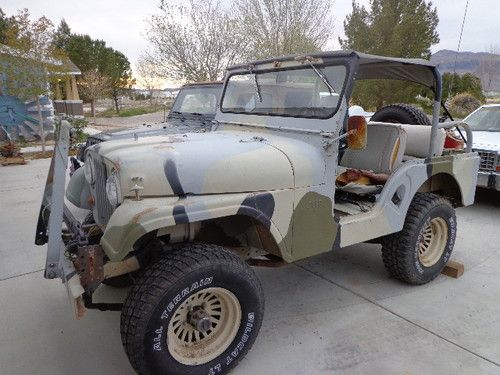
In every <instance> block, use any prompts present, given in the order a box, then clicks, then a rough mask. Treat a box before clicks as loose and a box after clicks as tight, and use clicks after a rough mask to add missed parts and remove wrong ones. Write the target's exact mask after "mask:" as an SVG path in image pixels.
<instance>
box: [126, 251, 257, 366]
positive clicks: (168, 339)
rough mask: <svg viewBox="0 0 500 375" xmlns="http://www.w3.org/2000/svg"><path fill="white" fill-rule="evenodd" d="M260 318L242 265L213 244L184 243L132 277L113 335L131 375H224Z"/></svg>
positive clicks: (249, 273) (250, 275)
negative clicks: (118, 339)
mask: <svg viewBox="0 0 500 375" xmlns="http://www.w3.org/2000/svg"><path fill="white" fill-rule="evenodd" d="M263 313H264V296H263V292H262V288H261V285H260V283H259V280H258V279H257V277H256V276H255V274H254V272H253V270H252V269H251V268H250V267H249V266H248V265H247V264H246V263H244V262H243V261H242V260H241V259H240V258H239V257H237V256H236V255H234V254H232V253H231V252H229V251H227V250H225V249H224V248H222V247H220V246H216V245H208V244H191V245H187V246H185V247H182V248H179V249H176V250H174V251H172V252H169V253H167V254H165V255H164V257H162V258H161V259H160V260H158V261H157V262H156V263H153V264H151V265H150V266H149V267H148V268H146V270H145V271H144V273H142V274H141V275H140V276H139V278H138V279H136V282H135V284H134V286H133V287H132V289H131V290H130V292H129V295H128V297H127V299H126V301H125V304H124V306H123V310H122V315H121V329H120V331H121V336H122V341H123V346H124V348H125V351H126V353H127V355H128V358H129V360H130V362H131V364H132V366H133V367H134V369H135V370H136V371H137V372H138V373H139V374H162V375H166V374H183V375H184V374H191V375H196V374H203V375H206V374H212V373H213V374H225V373H227V371H229V370H230V369H231V368H233V367H234V366H235V365H236V364H237V363H238V361H239V360H240V359H241V358H243V357H244V356H245V354H246V353H247V351H248V350H249V349H250V347H251V346H252V344H253V342H254V341H255V338H256V337H257V334H258V331H259V329H260V326H261V323H262V317H263Z"/></svg>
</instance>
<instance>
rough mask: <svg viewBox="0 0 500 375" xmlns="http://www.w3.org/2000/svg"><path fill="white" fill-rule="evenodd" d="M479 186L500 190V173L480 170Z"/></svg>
mask: <svg viewBox="0 0 500 375" xmlns="http://www.w3.org/2000/svg"><path fill="white" fill-rule="evenodd" d="M477 186H479V187H484V188H488V189H495V190H500V173H495V172H486V171H479V173H478V176H477Z"/></svg>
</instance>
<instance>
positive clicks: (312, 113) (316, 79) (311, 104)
mask: <svg viewBox="0 0 500 375" xmlns="http://www.w3.org/2000/svg"><path fill="white" fill-rule="evenodd" d="M316 69H317V70H318V71H319V72H320V73H321V74H322V75H323V76H324V77H321V75H320V74H318V72H316V71H315V70H314V69H313V68H312V67H311V66H308V67H303V68H298V69H288V70H273V71H265V72H259V71H254V70H251V69H250V70H249V71H248V72H244V73H236V74H233V75H231V76H230V77H229V79H228V80H227V85H226V89H225V92H224V97H223V99H222V106H221V109H222V112H229V113H247V114H257V115H277V116H293V117H312V118H329V117H331V116H333V115H334V114H335V112H336V110H337V107H338V105H339V103H340V97H341V96H340V94H339V93H342V91H343V87H344V82H345V78H346V74H347V69H346V67H345V66H344V65H332V66H326V67H319V66H317V67H316ZM323 78H325V79H323ZM327 83H328V84H329V85H330V86H331V87H329V85H328V84H327ZM332 88H333V91H332Z"/></svg>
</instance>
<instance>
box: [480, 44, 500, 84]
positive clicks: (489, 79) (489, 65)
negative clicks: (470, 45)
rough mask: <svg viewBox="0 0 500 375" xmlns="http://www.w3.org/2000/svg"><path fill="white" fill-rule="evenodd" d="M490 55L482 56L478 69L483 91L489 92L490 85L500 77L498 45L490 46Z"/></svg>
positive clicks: (499, 48) (499, 46) (499, 51)
mask: <svg viewBox="0 0 500 375" xmlns="http://www.w3.org/2000/svg"><path fill="white" fill-rule="evenodd" d="M489 52H490V53H489V54H488V55H486V56H484V57H483V58H482V59H481V61H480V63H479V67H478V74H479V76H480V77H481V81H482V83H483V87H484V89H485V91H491V84H492V83H493V82H494V81H495V79H496V78H497V77H498V76H499V75H500V45H493V44H492V45H491V46H490V51H489Z"/></svg>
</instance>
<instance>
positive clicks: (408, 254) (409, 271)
mask: <svg viewBox="0 0 500 375" xmlns="http://www.w3.org/2000/svg"><path fill="white" fill-rule="evenodd" d="M456 233H457V221H456V217H455V210H454V209H453V207H452V205H451V204H450V202H449V201H448V200H446V199H445V198H443V197H441V196H439V195H437V194H433V193H417V194H415V197H414V198H413V200H412V202H411V204H410V207H409V208H408V212H407V214H406V220H405V223H404V226H403V229H402V230H401V231H400V232H397V233H394V234H391V235H390V236H387V237H385V238H384V239H383V241H382V259H383V261H384V265H385V268H386V269H387V271H389V273H390V275H391V276H392V277H394V278H396V279H398V280H401V281H404V282H406V283H408V284H417V285H419V284H425V283H427V282H429V281H431V280H432V279H434V278H435V277H436V276H437V275H439V274H440V273H441V271H442V270H443V268H444V266H445V265H446V263H447V262H448V260H449V259H450V256H451V253H452V251H453V246H454V244H455V236H456Z"/></svg>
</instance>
